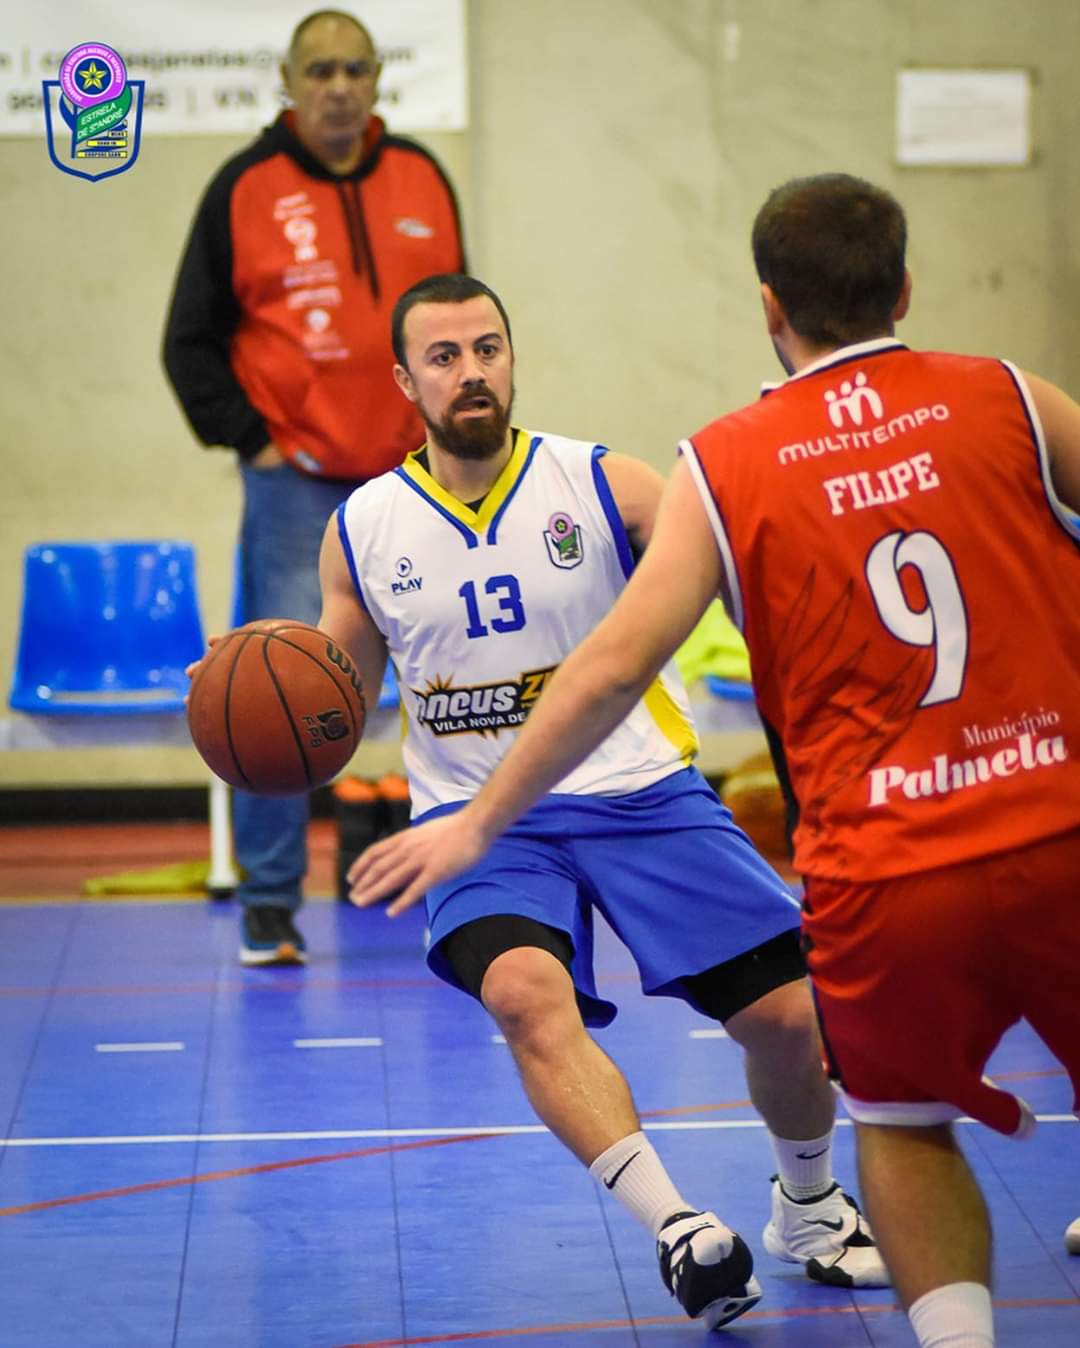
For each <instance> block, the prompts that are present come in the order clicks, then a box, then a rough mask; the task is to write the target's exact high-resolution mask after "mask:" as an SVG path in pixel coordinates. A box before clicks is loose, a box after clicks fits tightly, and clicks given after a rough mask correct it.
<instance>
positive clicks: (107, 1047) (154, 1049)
mask: <svg viewBox="0 0 1080 1348" xmlns="http://www.w3.org/2000/svg"><path fill="white" fill-rule="evenodd" d="M183 1049H184V1044H183V1042H182V1041H181V1040H179V1039H169V1040H165V1041H163V1042H161V1043H156V1044H95V1045H94V1051H95V1052H96V1053H182V1052H183Z"/></svg>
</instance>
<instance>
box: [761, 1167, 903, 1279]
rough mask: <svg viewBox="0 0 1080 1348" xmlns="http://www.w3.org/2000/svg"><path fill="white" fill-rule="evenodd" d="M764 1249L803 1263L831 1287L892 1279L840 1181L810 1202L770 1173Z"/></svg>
mask: <svg viewBox="0 0 1080 1348" xmlns="http://www.w3.org/2000/svg"><path fill="white" fill-rule="evenodd" d="M762 1239H763V1241H764V1243H765V1248H766V1250H768V1252H769V1253H770V1254H771V1255H773V1256H774V1257H775V1258H777V1259H783V1260H785V1261H786V1262H787V1263H789V1264H802V1265H803V1266H804V1267H805V1269H806V1273H807V1277H810V1278H813V1279H814V1280H815V1281H816V1282H824V1283H828V1284H829V1286H830V1287H889V1286H890V1285H891V1279H890V1277H889V1272H888V1269H886V1267H885V1265H884V1263H883V1262H882V1258H881V1255H880V1253H879V1252H878V1248H877V1246H876V1245H875V1244H874V1236H873V1233H872V1232H871V1230H870V1227H869V1226H868V1225H867V1222H866V1218H865V1217H864V1216H863V1215H862V1213H861V1212H860V1211H859V1205H858V1204H857V1203H856V1202H855V1200H854V1198H852V1197H850V1195H848V1194H846V1193H844V1191H843V1189H841V1188H840V1186H839V1184H837V1183H835V1182H834V1183H833V1186H832V1188H831V1189H829V1190H828V1192H827V1193H825V1194H823V1195H822V1197H821V1198H816V1199H814V1201H813V1202H811V1203H798V1202H796V1201H795V1199H793V1198H789V1197H788V1196H787V1194H786V1193H785V1192H784V1190H783V1189H782V1188H781V1186H780V1181H779V1179H778V1178H777V1177H776V1176H775V1175H774V1176H773V1186H772V1217H771V1219H770V1221H769V1224H768V1226H766V1228H765V1230H764V1232H763V1233H762Z"/></svg>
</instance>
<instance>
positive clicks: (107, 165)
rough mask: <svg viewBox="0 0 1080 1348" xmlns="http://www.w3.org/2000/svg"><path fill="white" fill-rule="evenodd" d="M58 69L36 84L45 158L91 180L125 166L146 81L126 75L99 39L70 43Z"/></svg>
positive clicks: (133, 151) (134, 143)
mask: <svg viewBox="0 0 1080 1348" xmlns="http://www.w3.org/2000/svg"><path fill="white" fill-rule="evenodd" d="M59 74H60V78H59V79H56V80H43V81H42V84H41V88H42V94H43V96H44V103H45V131H46V133H47V136H48V143H49V157H50V159H52V161H53V163H54V164H55V165H56V167H57V168H58V169H59V170H60V171H61V173H70V174H72V176H73V177H76V178H86V179H87V180H88V181H89V182H92V183H94V182H98V181H99V180H100V179H102V178H111V177H112V176H113V175H114V174H117V173H124V172H126V171H127V170H128V169H129V168H131V166H132V165H133V164H134V163H135V160H136V158H137V156H138V153H139V139H140V133H141V129H142V111H143V90H144V88H145V81H144V80H129V79H128V77H127V67H126V66H125V65H124V62H123V60H122V59H121V57H120V55H119V53H118V52H115V51H113V49H112V47H107V46H106V45H105V44H104V43H103V42H82V43H80V44H79V46H77V47H72V49H71V51H69V52H68V54H67V55H66V56H65V57H64V59H63V60H62V61H61V62H60V72H59Z"/></svg>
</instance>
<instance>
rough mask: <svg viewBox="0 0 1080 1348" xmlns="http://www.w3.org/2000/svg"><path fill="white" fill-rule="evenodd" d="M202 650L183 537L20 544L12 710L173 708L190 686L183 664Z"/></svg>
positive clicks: (179, 707)
mask: <svg viewBox="0 0 1080 1348" xmlns="http://www.w3.org/2000/svg"><path fill="white" fill-rule="evenodd" d="M204 649H205V643H204V641H203V629H202V620H201V618H200V615H199V602H198V593H197V590H196V582H195V550H194V548H193V547H192V545H191V544H190V543H179V542H171V541H147V542H127V541H125V542H103V543H38V544H34V545H33V546H31V547H29V548H27V549H26V552H25V555H24V559H23V606H22V619H21V624H20V631H19V647H18V654H17V656H16V660H15V674H14V678H13V680H12V685H11V695H10V699H9V701H10V704H11V706H12V707H13V708H15V709H16V710H17V711H23V712H37V713H44V714H46V715H58V714H59V715H65V716H71V715H94V716H102V715H106V716H107V715H129V714H131V713H148V712H180V711H183V709H184V697H185V695H186V693H187V691H188V688H189V686H190V685H189V682H188V679H187V676H186V675H185V674H184V667H185V666H186V665H188V664H190V663H191V661H192V660H197V659H198V658H199V657H200V656H201V655H202V653H203V651H204Z"/></svg>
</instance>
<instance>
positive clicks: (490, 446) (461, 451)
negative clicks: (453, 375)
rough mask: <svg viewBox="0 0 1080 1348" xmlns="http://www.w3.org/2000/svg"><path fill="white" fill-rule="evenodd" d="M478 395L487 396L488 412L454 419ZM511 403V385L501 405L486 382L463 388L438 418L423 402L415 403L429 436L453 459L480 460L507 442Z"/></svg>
mask: <svg viewBox="0 0 1080 1348" xmlns="http://www.w3.org/2000/svg"><path fill="white" fill-rule="evenodd" d="M477 398H486V399H487V400H488V402H489V404H490V408H489V411H488V413H487V415H486V416H482V417H468V418H467V419H466V420H464V421H457V420H456V419H455V414H456V413H457V412H460V411H461V410H462V409H463V408H465V407H468V406H469V405H470V404H471V403H473V402H474V401H475V400H476V399H477ZM513 406H514V390H513V388H511V390H510V400H509V402H508V403H507V404H506V406H505V407H503V405H502V404H501V403H500V402H499V400H498V398H496V396H495V394H494V393H493V392H492V391H491V389H489V388H488V386H487V385H486V384H483V383H478V384H477V385H476V386H475V387H474V388H469V389H466V391H465V392H464V393H461V394H459V395H458V397H456V398H455V399H454V401H453V402H452V403H451V404H450V406H449V407H448V408H447V409H446V415H445V416H444V417H442V418H441V419H437V418H435V417H432V416H431V415H430V414H429V413H428V411H427V409H426V408H425V407H424V405H423V403H418V404H417V409H418V410H419V412H420V416H421V418H422V420H423V422H424V425H425V426H426V427H427V431H428V436H429V438H430V439H431V440H432V442H433V443H434V444H436V445H437V446H438V447H439V449H441V450H444V451H445V452H446V453H447V454H451V455H453V457H454V458H455V459H470V460H472V461H474V462H480V461H482V460H484V459H493V458H494V457H495V455H496V454H498V452H499V451H500V450H501V449H502V447H503V446H504V445H505V444H506V436H507V432H508V431H509V429H510V413H511V410H512V409H513Z"/></svg>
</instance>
